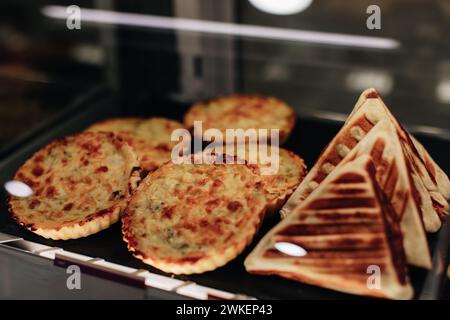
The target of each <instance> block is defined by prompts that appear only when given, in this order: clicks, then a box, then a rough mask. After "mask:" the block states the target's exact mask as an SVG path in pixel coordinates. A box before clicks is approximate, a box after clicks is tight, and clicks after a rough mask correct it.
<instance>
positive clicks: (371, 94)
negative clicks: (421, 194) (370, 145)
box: [346, 88, 450, 199]
mask: <svg viewBox="0 0 450 320" xmlns="http://www.w3.org/2000/svg"><path fill="white" fill-rule="evenodd" d="M360 109H363V110H364V109H365V111H364V113H365V114H366V117H367V118H368V120H369V121H370V122H371V123H372V124H373V125H375V124H376V123H377V122H378V121H380V120H381V119H382V118H383V117H385V116H387V117H388V118H389V119H390V120H391V121H392V123H393V124H394V126H395V127H396V129H397V133H398V135H399V137H400V139H401V140H402V141H403V143H404V144H405V147H406V149H407V152H408V153H410V156H411V158H412V160H414V162H413V164H414V165H415V166H417V170H418V173H419V174H420V177H421V178H422V180H423V181H424V184H425V186H426V188H427V189H428V190H429V191H432V192H436V191H437V192H439V193H440V194H441V195H442V196H443V197H444V198H445V199H449V198H450V180H449V178H448V176H447V175H446V174H445V173H444V171H443V170H442V169H441V168H440V167H439V166H438V165H437V164H436V162H434V160H433V159H432V158H431V156H430V154H429V153H428V152H427V151H426V149H425V148H424V147H423V146H422V144H420V143H419V141H417V139H416V138H414V136H413V135H412V134H409V133H408V132H407V131H406V130H405V129H404V128H403V127H402V125H401V124H400V123H399V122H398V120H397V119H396V118H395V117H394V115H393V114H392V113H391V112H390V110H389V108H388V107H387V106H386V104H385V103H384V102H383V100H382V99H381V97H380V95H379V94H378V92H377V91H376V90H375V89H373V88H370V89H367V90H365V91H364V92H363V93H362V94H361V96H360V98H359V100H358V102H357V103H356V105H355V107H354V109H353V111H352V112H351V113H350V115H349V117H348V119H347V121H346V122H348V121H349V119H351V118H352V116H353V114H356V113H357V112H358V111H359V110H360Z"/></svg>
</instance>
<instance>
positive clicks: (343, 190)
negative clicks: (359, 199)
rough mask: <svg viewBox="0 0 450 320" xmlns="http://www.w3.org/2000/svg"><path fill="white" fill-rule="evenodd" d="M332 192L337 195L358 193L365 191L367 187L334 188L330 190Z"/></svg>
mask: <svg viewBox="0 0 450 320" xmlns="http://www.w3.org/2000/svg"><path fill="white" fill-rule="evenodd" d="M329 191H330V193H334V194H336V195H356V194H361V193H365V192H366V189H364V188H332V189H330V190H329Z"/></svg>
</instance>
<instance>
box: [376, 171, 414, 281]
mask: <svg viewBox="0 0 450 320" xmlns="http://www.w3.org/2000/svg"><path fill="white" fill-rule="evenodd" d="M371 183H372V187H373V190H374V192H375V195H376V197H377V198H378V201H379V203H380V204H381V209H382V210H381V218H382V221H383V225H384V230H385V232H386V237H387V245H388V246H390V247H391V250H390V255H391V260H392V263H393V266H394V268H395V270H396V271H397V272H396V276H397V279H398V280H399V282H400V283H401V284H406V281H407V274H408V269H407V266H406V256H405V251H404V248H403V239H402V231H401V230H400V221H401V220H400V217H399V216H398V214H397V213H396V212H395V210H394V208H393V207H392V205H391V202H390V201H389V199H388V198H387V197H386V195H385V194H384V193H383V191H381V189H380V188H379V186H378V185H377V183H376V178H375V175H374V174H373V173H371Z"/></svg>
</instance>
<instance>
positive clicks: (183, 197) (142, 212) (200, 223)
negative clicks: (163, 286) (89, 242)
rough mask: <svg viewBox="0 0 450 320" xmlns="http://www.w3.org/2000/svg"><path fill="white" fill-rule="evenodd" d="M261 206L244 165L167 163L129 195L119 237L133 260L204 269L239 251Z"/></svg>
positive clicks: (259, 191)
mask: <svg viewBox="0 0 450 320" xmlns="http://www.w3.org/2000/svg"><path fill="white" fill-rule="evenodd" d="M265 208H266V200H265V196H264V191H263V188H262V185H261V182H260V179H259V176H258V175H257V174H256V173H255V172H253V168H251V167H249V166H247V165H239V164H202V165H197V164H179V165H177V164H173V163H167V164H165V165H163V166H162V167H161V168H159V169H158V170H156V171H155V172H153V173H152V174H150V175H149V176H148V177H147V178H145V179H144V180H143V181H142V183H141V184H140V186H139V187H138V188H137V190H136V191H135V193H134V194H133V197H132V199H131V200H130V202H129V204H128V206H127V209H126V211H125V215H124V216H123V218H122V233H123V239H124V241H125V242H127V244H128V249H129V251H130V252H132V253H133V255H134V256H135V257H136V258H138V259H141V260H142V261H143V262H144V263H147V264H150V265H152V266H154V267H156V268H158V269H160V270H163V271H165V272H169V273H175V274H191V273H202V272H205V271H209V270H214V269H216V268H217V267H220V266H222V265H224V264H226V263H227V262H228V261H230V260H232V259H234V258H235V257H236V256H237V255H238V254H239V253H240V252H242V250H243V249H244V248H245V247H246V246H247V245H248V244H249V243H250V241H251V239H252V238H253V236H254V234H255V233H256V231H257V230H258V228H259V225H260V223H261V221H262V219H263V216H264V213H265Z"/></svg>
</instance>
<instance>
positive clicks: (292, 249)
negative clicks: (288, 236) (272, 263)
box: [273, 242, 307, 257]
mask: <svg viewBox="0 0 450 320" xmlns="http://www.w3.org/2000/svg"><path fill="white" fill-rule="evenodd" d="M273 246H274V247H275V249H277V250H278V251H280V252H281V253H284V254H286V255H288V256H293V257H303V256H305V255H306V254H307V252H306V250H305V249H303V248H302V247H300V246H299V245H297V244H294V243H291V242H276V243H275V244H274V245H273Z"/></svg>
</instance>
